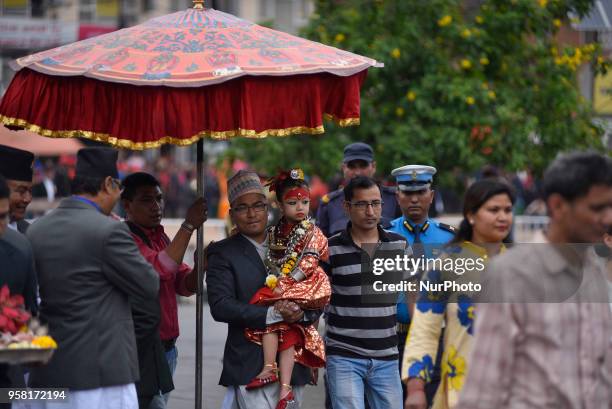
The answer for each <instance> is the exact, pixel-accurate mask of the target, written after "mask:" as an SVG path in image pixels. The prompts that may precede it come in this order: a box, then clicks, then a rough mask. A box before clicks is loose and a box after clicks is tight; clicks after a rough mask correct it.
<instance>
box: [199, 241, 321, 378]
mask: <svg viewBox="0 0 612 409" xmlns="http://www.w3.org/2000/svg"><path fill="white" fill-rule="evenodd" d="M207 254H208V270H207V272H206V286H207V292H208V303H209V305H210V312H211V314H212V316H213V318H214V319H215V320H216V321H221V322H226V323H227V324H228V334H227V340H226V342H225V351H224V354H223V371H222V372H221V379H220V380H219V384H220V385H223V386H237V385H246V384H247V383H249V381H251V380H252V379H253V378H254V377H255V376H256V375H257V374H258V373H259V372H260V371H261V369H262V368H263V349H262V348H261V346H260V345H257V344H255V343H253V342H251V341H249V340H247V339H246V337H245V336H244V330H245V328H247V327H248V328H259V329H263V328H265V327H266V315H267V310H268V307H263V306H259V305H251V304H249V300H250V299H251V297H253V295H254V294H255V293H256V292H257V290H259V289H260V288H261V287H262V286H263V285H264V282H265V279H266V269H265V267H264V264H263V262H262V261H261V258H260V257H259V254H258V253H257V250H256V249H255V247H254V246H253V245H252V244H251V243H250V242H249V241H248V239H247V238H245V237H244V236H243V235H242V234H236V235H234V236H231V237H229V238H227V239H225V240H222V241H219V242H217V243H214V244H211V245H210V247H209V248H208V253H207ZM318 315H320V311H319V312H316V313H315V314H314V316H310V317H309V318H310V319H311V320H314V319H316V318H318ZM309 381H310V370H309V369H308V368H306V367H304V366H302V365H299V364H296V365H295V368H294V369H293V377H292V379H291V383H292V384H293V385H305V384H307V383H308V382H309Z"/></svg>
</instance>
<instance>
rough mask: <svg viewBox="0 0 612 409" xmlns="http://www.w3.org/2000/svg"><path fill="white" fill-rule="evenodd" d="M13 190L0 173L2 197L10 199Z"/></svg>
mask: <svg viewBox="0 0 612 409" xmlns="http://www.w3.org/2000/svg"><path fill="white" fill-rule="evenodd" d="M10 194H11V191H10V189H9V187H8V184H7V183H6V179H5V178H4V176H2V175H0V199H8V198H9V196H10Z"/></svg>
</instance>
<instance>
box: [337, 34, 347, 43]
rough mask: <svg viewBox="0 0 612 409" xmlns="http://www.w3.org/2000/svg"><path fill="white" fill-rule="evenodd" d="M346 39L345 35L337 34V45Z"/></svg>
mask: <svg viewBox="0 0 612 409" xmlns="http://www.w3.org/2000/svg"><path fill="white" fill-rule="evenodd" d="M345 38H346V37H345V36H344V34H342V33H338V34H336V42H337V43H341V42H343V41H344V39H345Z"/></svg>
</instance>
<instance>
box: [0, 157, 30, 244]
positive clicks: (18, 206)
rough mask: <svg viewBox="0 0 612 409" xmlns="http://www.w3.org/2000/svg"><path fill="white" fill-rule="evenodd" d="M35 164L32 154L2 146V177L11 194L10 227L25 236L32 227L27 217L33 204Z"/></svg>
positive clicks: (0, 172) (0, 171) (0, 169)
mask: <svg viewBox="0 0 612 409" xmlns="http://www.w3.org/2000/svg"><path fill="white" fill-rule="evenodd" d="M33 162H34V155H33V154H32V153H31V152H28V151H24V150H22V149H17V148H13V147H10V146H5V145H0V175H2V176H4V177H5V178H6V182H7V184H8V187H9V189H10V192H11V194H10V197H9V205H10V208H11V211H10V220H9V225H8V227H9V228H10V229H12V230H15V231H19V232H20V233H23V234H25V232H26V230H27V229H28V227H29V226H30V223H28V222H27V221H26V220H25V216H26V210H27V207H28V205H29V204H30V203H31V202H32V177H33V171H32V165H33Z"/></svg>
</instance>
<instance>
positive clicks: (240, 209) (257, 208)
mask: <svg viewBox="0 0 612 409" xmlns="http://www.w3.org/2000/svg"><path fill="white" fill-rule="evenodd" d="M267 207H268V205H267V204H266V203H263V202H257V203H255V204H253V205H251V206H249V205H245V204H243V205H240V206H237V207H233V208H232V211H233V212H234V213H236V214H240V215H242V214H245V213H247V212H248V211H249V209H253V211H254V212H255V213H261V212H263V211H265V210H266V208H267Z"/></svg>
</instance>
